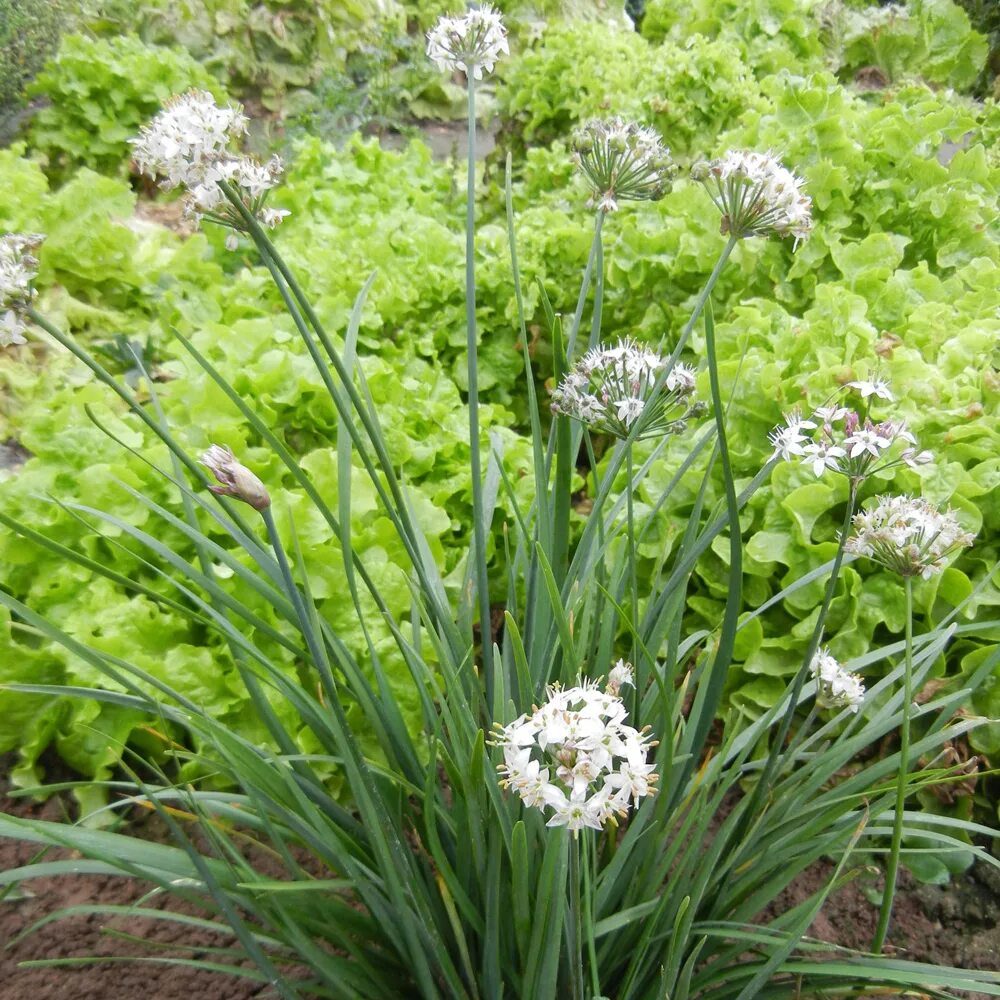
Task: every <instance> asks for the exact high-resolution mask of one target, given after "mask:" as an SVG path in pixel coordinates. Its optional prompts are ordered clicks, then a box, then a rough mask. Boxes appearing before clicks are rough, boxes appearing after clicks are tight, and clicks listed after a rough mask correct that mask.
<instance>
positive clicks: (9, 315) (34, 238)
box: [0, 233, 44, 347]
mask: <svg viewBox="0 0 1000 1000" xmlns="http://www.w3.org/2000/svg"><path fill="white" fill-rule="evenodd" d="M43 239H44V237H42V236H38V235H36V234H34V233H32V234H30V235H26V234H23V233H7V234H6V235H4V236H0V347H9V346H10V345H11V344H23V343H24V342H25V338H24V333H25V331H26V330H27V329H28V325H29V324H28V322H27V320H26V318H25V314H26V311H27V309H28V307H29V306H30V305H31V301H32V299H33V298H34V297H35V290H34V288H32V286H31V283H32V281H34V279H35V277H36V276H37V274H38V260H37V259H36V258H35V256H34V250H36V249H37V248H38V246H39V244H40V243H41V242H42V240H43Z"/></svg>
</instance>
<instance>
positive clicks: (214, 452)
mask: <svg viewBox="0 0 1000 1000" xmlns="http://www.w3.org/2000/svg"><path fill="white" fill-rule="evenodd" d="M198 461H199V462H201V464H202V465H204V466H205V468H207V469H208V471H209V472H211V473H212V475H213V476H215V478H216V479H217V480H218V481H219V485H218V486H211V485H210V486H209V487H208V488H209V489H210V490H211V491H212V492H213V493H214V494H215V495H216V496H224V497H232V498H233V499H234V500H242V501H243V503H248V504H250V506H251V507H253V509H254V510H265V509H266V508H268V507H270V506H271V498H270V496H268V493H267V489H266V488H265V487H264V484H263V483H262V482H261V481H260V480H259V479H258V478H257V476H255V475H254V474H253V473H252V472H251V471H250V470H249V469H248V468H247V467H246V466H245V465H241V464H240V463H239V462H237V461H236V457H235V456H234V455H233V453H232V451H230V449H229V448H227V447H225V446H224V445H217V444H213V445H212V446H211V448H209V449H208V451H206V452H205V453H204V454H203V455H202V456H201V458H200V459H198Z"/></svg>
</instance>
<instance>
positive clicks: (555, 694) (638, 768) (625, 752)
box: [494, 660, 658, 831]
mask: <svg viewBox="0 0 1000 1000" xmlns="http://www.w3.org/2000/svg"><path fill="white" fill-rule="evenodd" d="M616 670H617V671H618V674H617V678H618V680H619V684H621V683H631V680H630V677H631V668H630V667H629V666H628V664H625V663H624V662H623V661H621V660H619V661H618V663H617V664H616V665H615V667H614V668H613V670H612V673H613V674H614V672H615V671H616ZM626 673H627V674H628V676H629V679H626V677H625V674H626ZM546 695H547V696H548V701H546V703H545V704H544V705H542V707H541V708H535V709H534V711H533V712H532V713H531V715H527V714H525V715H522V716H520V717H519V718H517V719H515V720H514V721H513V722H511V723H509V724H508V725H506V726H503V727H499V726H498V733H497V737H496V740H495V741H494V745H495V746H498V747H500V748H501V749H502V751H503V758H504V762H503V764H502V765H500V767H499V768H498V770H499V771H500V774H501V777H502V784H503V785H504V786H505V787H507V788H511V789H513V790H514V791H515V792H517V794H518V795H519V796H520V798H521V801H522V802H523V803H524V804H525V805H526V806H529V807H531V808H534V809H539V810H541V811H543V812H544V811H545V810H546V809H549V810H551V815H550V817H549V820H548V825H549V826H566V827H568V828H569V829H570V830H573V831H577V830H581V829H582V828H583V827H591V828H592V829H595V830H600V829H603V827H604V825H605V824H606V823H607V822H608V821H609V820H612V819H613V818H614V817H615V816H625V815H627V814H628V810H629V807H630V805H633V804H635V805H638V803H639V800H640V799H642V798H644V797H645V796H647V795H652V794H653V793H654V792H655V791H656V788H655V785H656V780H657V778H658V775H657V774H656V772H655V769H654V768H655V765H653V764H650V763H648V762H647V759H646V758H647V754H648V752H649V750H650V748H651V747H653V746H655V745H656V744H655V743H651V742H649V737H648V735H647V734H645V733H644V732H639V731H638V730H637V729H634V728H633V727H632V726H629V725H626V723H625V718H626V715H627V714H628V713H627V712H626V710H625V705H624V704H623V703H622V700H621V698H619V697H618V696H617V694H615V693H612V692H611V690H610V685H609V689H608V690H606V691H600V690H598V688H597V686H596V685H595V684H593V683H592V682H588V681H582V682H581V683H580V685H578V686H577V687H571V688H561V687H559V686H558V685H553V686H552V687H549V688H547V689H546Z"/></svg>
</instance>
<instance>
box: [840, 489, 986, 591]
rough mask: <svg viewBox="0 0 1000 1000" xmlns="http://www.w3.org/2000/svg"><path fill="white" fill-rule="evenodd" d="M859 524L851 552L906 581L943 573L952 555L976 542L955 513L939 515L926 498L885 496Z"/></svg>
mask: <svg viewBox="0 0 1000 1000" xmlns="http://www.w3.org/2000/svg"><path fill="white" fill-rule="evenodd" d="M853 525H854V530H853V532H852V534H851V535H850V537H849V538H848V539H847V541H846V542H845V544H844V549H845V551H847V552H852V553H854V554H855V555H859V556H866V557H867V558H869V559H872V560H874V561H875V562H877V563H880V564H881V565H882V566H884V567H885V568H886V569H888V570H890V571H892V572H893V573H898V574H899V575H900V576H904V577H907V576H922V577H923V578H924V579H927V578H929V577H931V576H933V575H934V574H935V573H939V572H941V570H943V569H944V568H945V566H946V565H947V561H948V558H949V556H951V555H953V554H955V553H956V552H958V551H959V550H960V549H963V548H967V547H968V546H970V545H972V543H973V542H974V541H975V540H976V536H975V535H974V534H972V533H971V532H968V531H965V530H964V529H963V528H962V526H961V525H960V524H959V523H958V519H957V518H956V517H955V514H954V513H953V512H952V511H951V510H945V511H939V510H938V509H937V507H934V506H933V505H932V504H930V503H928V502H927V501H926V500H924V499H922V498H920V497H908V496H889V497H879V498H878V500H877V503H876V505H875V506H874V507H872V508H870V509H869V510H863V511H859V512H858V513H857V514H855V515H854V521H853Z"/></svg>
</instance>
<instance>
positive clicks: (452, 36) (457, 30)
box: [427, 4, 510, 80]
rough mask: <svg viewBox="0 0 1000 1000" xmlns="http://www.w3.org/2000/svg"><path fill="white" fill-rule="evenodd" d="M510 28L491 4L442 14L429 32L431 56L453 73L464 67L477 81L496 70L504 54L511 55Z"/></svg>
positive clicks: (428, 43)
mask: <svg viewBox="0 0 1000 1000" xmlns="http://www.w3.org/2000/svg"><path fill="white" fill-rule="evenodd" d="M509 53H510V49H509V48H508V46H507V29H506V28H505V27H504V23H503V19H502V18H501V17H500V13H499V11H497V10H496V9H495V8H494V7H492V6H491V5H490V4H483V5H482V6H481V7H479V8H477V9H474V10H470V11H468V12H467V13H466V14H463V15H461V16H453V17H440V18H438V22H437V24H435V25H434V27H433V28H432V29H431V30H430V31H428V32H427V57H428V58H429V59H430V60H431V61H432V62H434V63H436V64H437V66H438V68H439V69H441V70H445V71H446V72H450V73H453V72H454V71H455V70H461V71H462V72H463V73H465V74H467V75H469V74H471V75H472V77H473V78H474V79H476V80H481V79H482V78H483V73H484V72H486V73H492V72H493V67H494V66H495V65H496V62H497V60H498V59H499V58H500V56H501V55H508V54H509Z"/></svg>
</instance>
